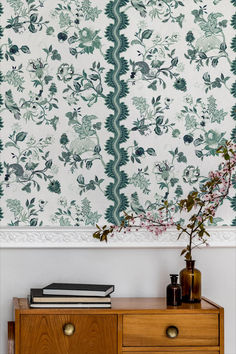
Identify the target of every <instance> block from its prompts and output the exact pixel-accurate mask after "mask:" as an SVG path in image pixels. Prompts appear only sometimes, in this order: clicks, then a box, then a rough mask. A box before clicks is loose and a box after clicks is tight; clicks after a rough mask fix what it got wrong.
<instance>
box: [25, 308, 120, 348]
mask: <svg viewBox="0 0 236 354" xmlns="http://www.w3.org/2000/svg"><path fill="white" fill-rule="evenodd" d="M67 323H72V324H73V325H74V327H75V331H74V333H73V334H72V335H71V336H66V335H65V334H64V332H63V326H64V325H65V324H67ZM20 329H21V342H20V354H78V353H81V354H85V353H86V354H94V353H96V354H116V353H117V316H116V315H21V327H20Z"/></svg>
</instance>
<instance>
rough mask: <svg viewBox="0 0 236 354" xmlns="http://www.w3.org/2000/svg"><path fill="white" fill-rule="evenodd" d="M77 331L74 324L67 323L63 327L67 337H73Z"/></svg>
mask: <svg viewBox="0 0 236 354" xmlns="http://www.w3.org/2000/svg"><path fill="white" fill-rule="evenodd" d="M74 331H75V326H74V325H73V323H66V324H65V325H64V326H63V332H64V335H65V336H72V335H73V334H74Z"/></svg>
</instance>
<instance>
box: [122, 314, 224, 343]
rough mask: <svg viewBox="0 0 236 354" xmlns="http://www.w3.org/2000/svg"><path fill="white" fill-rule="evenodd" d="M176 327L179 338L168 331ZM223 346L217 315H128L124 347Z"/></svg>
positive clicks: (124, 323) (124, 321)
mask: <svg viewBox="0 0 236 354" xmlns="http://www.w3.org/2000/svg"><path fill="white" fill-rule="evenodd" d="M168 326H175V327H177V328H178V330H179V334H178V336H177V337H176V338H172V339H171V338H168V337H167V335H166V329H167V327H168ZM218 344H219V327H218V315H217V314H195V313H193V314H191V315H189V314H171V315H170V314H168V315H164V314H163V315H124V316H123V346H125V347H129V346H131V347H135V346H136V347H142V346H144V347H145V346H152V347H155V346H168V347H171V346H204V345H205V346H210V345H212V346H213V345H218Z"/></svg>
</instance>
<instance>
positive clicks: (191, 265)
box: [185, 259, 195, 269]
mask: <svg viewBox="0 0 236 354" xmlns="http://www.w3.org/2000/svg"><path fill="white" fill-rule="evenodd" d="M185 261H186V268H188V269H194V265H195V261H193V260H189V259H186V260H185Z"/></svg>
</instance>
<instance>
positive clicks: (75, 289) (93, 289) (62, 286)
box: [43, 283, 114, 297]
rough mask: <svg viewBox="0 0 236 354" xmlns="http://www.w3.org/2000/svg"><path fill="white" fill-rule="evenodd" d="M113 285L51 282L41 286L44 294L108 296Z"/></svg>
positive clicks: (112, 289)
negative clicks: (43, 286)
mask: <svg viewBox="0 0 236 354" xmlns="http://www.w3.org/2000/svg"><path fill="white" fill-rule="evenodd" d="M113 291H114V285H101V284H71V283H52V284H50V285H48V286H46V287H45V288H43V294H44V295H71V296H103V297H104V296H108V295H109V294H111V293H112V292H113Z"/></svg>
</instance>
